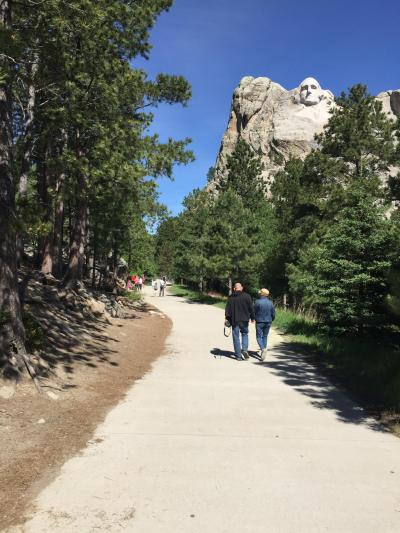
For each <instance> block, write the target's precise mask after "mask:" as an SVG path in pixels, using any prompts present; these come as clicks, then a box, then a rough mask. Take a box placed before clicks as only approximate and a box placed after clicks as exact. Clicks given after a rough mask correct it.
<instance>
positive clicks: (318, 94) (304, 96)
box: [300, 78, 323, 106]
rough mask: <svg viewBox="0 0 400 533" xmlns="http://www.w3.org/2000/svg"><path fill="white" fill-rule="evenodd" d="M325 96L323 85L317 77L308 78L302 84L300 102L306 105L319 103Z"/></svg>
mask: <svg viewBox="0 0 400 533" xmlns="http://www.w3.org/2000/svg"><path fill="white" fill-rule="evenodd" d="M322 97H323V91H322V89H321V85H320V84H319V83H318V82H317V80H316V79H315V78H306V79H305V80H304V81H303V82H302V83H301V84H300V102H301V103H302V104H304V105H307V106H308V105H317V104H319V103H320V101H321V100H322Z"/></svg>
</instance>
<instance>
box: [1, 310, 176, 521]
mask: <svg viewBox="0 0 400 533" xmlns="http://www.w3.org/2000/svg"><path fill="white" fill-rule="evenodd" d="M82 326H83V324H82ZM95 326H96V335H93V324H92V325H91V327H92V329H91V330H90V331H89V334H88V333H87V332H86V331H84V329H83V328H81V329H78V330H77V333H76V337H75V342H74V345H73V346H69V347H68V350H65V351H66V352H67V351H68V353H69V361H68V364H65V365H63V370H62V371H60V370H58V372H57V379H52V380H51V381H50V382H49V384H48V385H46V386H45V388H44V394H42V395H39V394H38V393H37V392H36V390H35V388H34V387H33V384H32V383H31V382H30V381H28V380H26V381H23V382H21V383H20V384H18V386H17V387H14V386H10V384H9V383H7V382H3V383H0V388H2V390H3V392H4V396H8V395H10V397H9V398H8V399H6V398H1V397H0V442H1V446H0V480H1V481H0V501H1V506H0V530H2V531H3V530H5V529H6V528H8V527H9V526H11V525H13V524H16V523H21V522H23V520H24V516H25V511H26V510H27V509H28V508H29V505H30V502H31V501H32V500H33V499H34V498H35V497H36V495H37V494H38V493H39V492H40V491H41V490H42V489H43V488H44V487H45V486H47V485H48V484H49V483H50V482H51V481H52V479H53V478H55V477H56V476H57V475H58V473H59V471H60V468H61V466H62V465H63V464H64V463H65V461H66V460H67V459H68V458H69V457H71V456H73V455H76V454H77V453H79V451H80V450H81V449H82V448H84V447H85V446H86V445H87V444H88V443H89V442H90V439H91V438H92V436H93V432H94V430H95V429H96V427H97V426H98V425H99V424H100V423H101V422H102V421H103V420H104V418H105V416H106V414H107V413H108V411H109V410H110V409H111V408H112V407H113V406H114V405H116V404H117V403H118V402H119V401H120V400H121V399H122V398H123V397H124V396H125V393H126V392H127V391H128V390H129V389H130V387H131V386H132V384H134V383H135V382H136V381H137V380H140V379H141V378H142V377H143V376H144V374H145V373H146V372H148V370H149V369H150V368H151V365H152V363H153V362H154V361H155V360H156V359H157V357H159V355H160V354H162V353H163V351H164V343H165V339H166V337H167V336H168V334H169V331H170V329H171V322H170V320H169V319H168V318H166V317H165V316H164V315H163V314H162V313H159V312H158V311H156V310H155V309H154V308H152V307H151V306H148V305H142V306H138V308H137V309H135V310H134V311H133V310H129V311H128V312H127V314H126V316H125V317H124V318H121V319H113V320H111V324H107V323H105V322H104V321H100V320H99V321H97V322H95Z"/></svg>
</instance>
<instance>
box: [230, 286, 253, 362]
mask: <svg viewBox="0 0 400 533" xmlns="http://www.w3.org/2000/svg"><path fill="white" fill-rule="evenodd" d="M233 291H234V292H233V293H232V294H231V295H230V296H229V298H228V301H227V304H226V307H225V320H229V322H230V324H231V326H232V339H233V347H234V350H235V356H236V359H237V360H238V361H241V360H243V359H248V358H249V354H248V351H247V350H248V348H249V320H251V321H252V322H254V307H253V302H252V300H251V297H250V295H249V294H247V293H246V292H243V287H242V284H241V283H235V286H234V288H233ZM240 336H242V341H241V342H240Z"/></svg>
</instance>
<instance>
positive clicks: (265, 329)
mask: <svg viewBox="0 0 400 533" xmlns="http://www.w3.org/2000/svg"><path fill="white" fill-rule="evenodd" d="M270 327H271V322H256V339H257V342H258V346H259V347H260V350H265V349H266V348H267V338H268V333H269V328H270Z"/></svg>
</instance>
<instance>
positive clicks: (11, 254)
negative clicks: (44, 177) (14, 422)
mask: <svg viewBox="0 0 400 533" xmlns="http://www.w3.org/2000/svg"><path fill="white" fill-rule="evenodd" d="M10 26H11V5H10V2H9V1H7V0H2V1H1V2H0V30H4V29H7V28H10ZM0 61H1V63H2V64H1V67H2V70H3V71H5V72H7V71H9V70H10V66H9V64H8V62H7V60H6V59H1V60H0ZM11 109H12V93H11V80H10V79H9V78H8V77H6V79H5V80H3V82H2V84H1V85H0V235H1V241H0V352H1V353H3V354H5V356H6V357H7V358H8V359H9V358H10V352H11V348H12V346H13V345H14V348H15V349H16V352H17V355H19V362H20V361H21V360H22V357H23V356H22V351H23V350H24V344H25V330H24V325H23V322H22V310H21V302H20V299H19V294H18V273H17V254H16V221H17V220H16V210H15V180H14V179H13V176H12V115H11Z"/></svg>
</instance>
